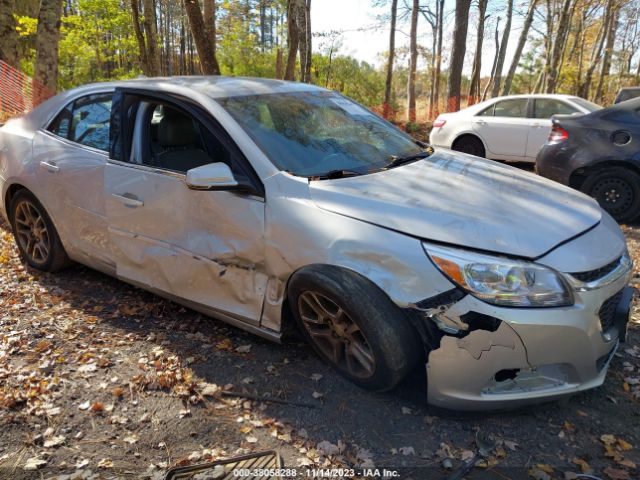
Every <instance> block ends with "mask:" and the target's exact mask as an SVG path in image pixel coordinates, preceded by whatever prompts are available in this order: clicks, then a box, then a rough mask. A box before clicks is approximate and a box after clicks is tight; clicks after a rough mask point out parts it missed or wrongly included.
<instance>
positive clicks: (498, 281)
mask: <svg viewBox="0 0 640 480" xmlns="http://www.w3.org/2000/svg"><path fill="white" fill-rule="evenodd" d="M423 246H424V248H425V250H426V252H427V254H428V255H429V257H430V258H431V260H432V261H433V263H435V265H436V266H437V267H438V268H439V269H440V270H441V271H442V272H443V273H444V274H445V275H446V276H447V277H449V279H450V280H451V281H453V282H454V283H456V284H457V285H459V286H460V287H462V288H464V289H465V290H467V291H468V292H469V293H471V294H472V295H473V296H475V297H477V298H479V299H481V300H484V301H486V302H489V303H494V304H496V305H506V306H511V307H563V306H567V305H573V294H572V293H571V290H569V287H568V286H567V284H566V282H565V281H564V279H563V278H562V277H561V276H560V275H559V274H558V273H557V272H555V271H553V270H552V269H550V268H547V267H544V266H542V265H538V264H535V263H531V262H525V261H520V260H511V259H509V258H502V257H492V256H489V255H482V254H476V253H473V252H466V251H464V250H457V249H453V248H447V247H440V246H433V245H428V244H423Z"/></svg>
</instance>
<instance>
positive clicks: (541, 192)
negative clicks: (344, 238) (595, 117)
mask: <svg viewBox="0 0 640 480" xmlns="http://www.w3.org/2000/svg"><path fill="white" fill-rule="evenodd" d="M310 194H311V198H312V200H313V201H314V202H315V204H316V205H317V206H318V207H320V208H322V209H324V210H328V211H331V212H334V213H337V214H340V215H345V216H348V217H352V218H355V219H358V220H362V221H365V222H368V223H371V224H375V225H379V226H381V227H384V228H388V229H392V230H395V231H399V232H403V233H406V234H408V235H412V236H415V237H419V238H421V239H424V240H432V241H436V242H444V243H447V244H452V245H458V246H462V247H466V248H471V249H478V250H485V251H490V252H496V253H501V254H507V255H515V256H520V257H526V258H537V257H540V256H541V255H543V254H545V253H547V252H548V251H550V250H552V249H553V248H554V247H555V246H557V245H558V244H560V243H563V242H565V241H567V240H569V239H571V238H573V237H575V236H577V235H579V234H581V233H583V232H585V231H586V230H589V229H590V228H591V227H593V226H594V225H597V224H598V222H599V221H600V219H601V212H602V211H601V209H600V207H599V206H598V204H597V202H596V201H595V200H593V199H591V198H589V197H587V196H585V195H582V194H581V193H579V192H576V191H574V190H571V189H570V188H568V187H564V186H562V185H560V184H557V183H554V182H551V181H549V180H546V179H543V178H541V177H538V176H537V175H534V174H532V173H528V172H523V171H521V170H518V169H516V168H513V167H509V166H506V165H502V164H499V163H496V162H492V161H488V160H483V159H479V158H477V157H472V156H470V155H465V154H460V153H457V152H456V153H453V152H450V151H448V150H437V151H436V152H435V153H434V154H432V155H431V156H430V157H429V158H427V159H424V160H420V161H418V162H414V163H411V164H408V165H404V166H402V167H398V168H394V169H391V170H387V171H382V172H378V173H373V174H369V175H363V176H359V177H349V178H342V179H337V180H324V181H313V182H311V183H310Z"/></svg>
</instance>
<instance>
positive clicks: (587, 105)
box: [571, 97, 602, 112]
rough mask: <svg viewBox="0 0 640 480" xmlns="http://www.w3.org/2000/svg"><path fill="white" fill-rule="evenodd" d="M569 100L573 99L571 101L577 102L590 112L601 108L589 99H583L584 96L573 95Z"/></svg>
mask: <svg viewBox="0 0 640 480" xmlns="http://www.w3.org/2000/svg"><path fill="white" fill-rule="evenodd" d="M571 100H572V101H573V103H577V104H578V105H580V106H581V107H582V108H586V109H587V110H589V111H590V112H595V111H596V110H602V107H601V106H600V105H598V104H597V103H593V102H590V101H589V100H585V99H584V98H580V97H573V98H572V99H571Z"/></svg>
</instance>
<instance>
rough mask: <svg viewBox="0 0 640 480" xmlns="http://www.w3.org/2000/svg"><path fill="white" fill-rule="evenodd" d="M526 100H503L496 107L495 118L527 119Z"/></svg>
mask: <svg viewBox="0 0 640 480" xmlns="http://www.w3.org/2000/svg"><path fill="white" fill-rule="evenodd" d="M527 103H528V100H527V99H526V98H513V99H510V100H502V101H500V102H497V103H496V105H495V111H494V114H493V115H494V117H509V118H526V116H527Z"/></svg>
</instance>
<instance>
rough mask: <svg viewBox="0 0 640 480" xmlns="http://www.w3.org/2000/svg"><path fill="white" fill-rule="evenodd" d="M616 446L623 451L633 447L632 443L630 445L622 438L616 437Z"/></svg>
mask: <svg viewBox="0 0 640 480" xmlns="http://www.w3.org/2000/svg"><path fill="white" fill-rule="evenodd" d="M618 448H619V449H620V450H622V451H623V452H627V451H629V450H631V449H633V445H631V444H630V443H629V442H627V441H625V440H623V439H622V438H618Z"/></svg>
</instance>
